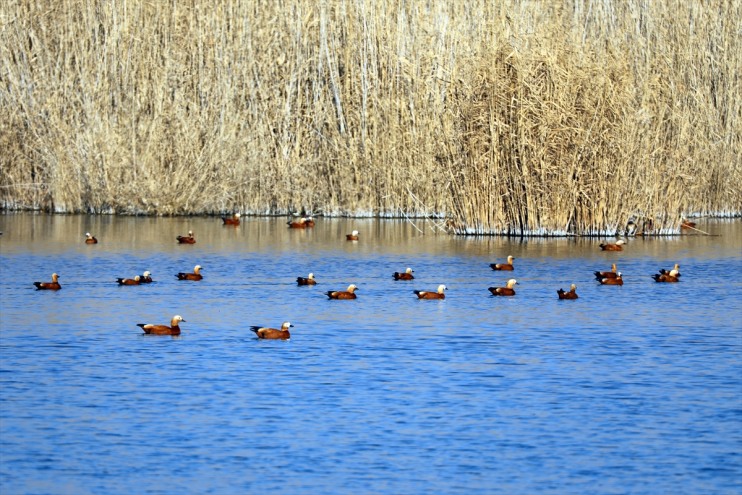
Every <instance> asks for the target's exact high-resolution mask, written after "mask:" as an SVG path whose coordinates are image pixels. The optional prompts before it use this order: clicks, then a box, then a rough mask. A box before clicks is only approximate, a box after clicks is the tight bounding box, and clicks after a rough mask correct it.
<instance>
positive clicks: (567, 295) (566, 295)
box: [557, 284, 577, 299]
mask: <svg viewBox="0 0 742 495" xmlns="http://www.w3.org/2000/svg"><path fill="white" fill-rule="evenodd" d="M576 289H577V286H576V285H575V284H572V285H571V286H570V287H569V292H564V291H563V290H562V289H559V290H557V294H559V299H577V292H576Z"/></svg>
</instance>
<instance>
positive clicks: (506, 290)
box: [487, 278, 518, 296]
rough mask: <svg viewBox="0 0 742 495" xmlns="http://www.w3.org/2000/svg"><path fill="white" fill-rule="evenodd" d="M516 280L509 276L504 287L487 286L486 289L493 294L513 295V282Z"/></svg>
mask: <svg viewBox="0 0 742 495" xmlns="http://www.w3.org/2000/svg"><path fill="white" fill-rule="evenodd" d="M517 283H518V282H517V281H516V280H515V279H514V278H511V279H510V280H508V283H507V284H506V285H505V287H488V288H487V290H488V291H490V292H491V293H492V295H493V296H514V295H515V289H513V287H515V284H517Z"/></svg>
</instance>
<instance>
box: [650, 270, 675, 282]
mask: <svg viewBox="0 0 742 495" xmlns="http://www.w3.org/2000/svg"><path fill="white" fill-rule="evenodd" d="M679 277H680V275H678V276H675V275H670V273H669V272H666V273H655V274H654V275H652V278H653V279H654V281H655V282H669V283H675V282H680V278H679Z"/></svg>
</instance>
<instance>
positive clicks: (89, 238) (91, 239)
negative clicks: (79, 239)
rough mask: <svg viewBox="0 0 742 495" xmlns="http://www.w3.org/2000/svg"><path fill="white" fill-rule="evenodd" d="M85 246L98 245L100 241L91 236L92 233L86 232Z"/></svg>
mask: <svg viewBox="0 0 742 495" xmlns="http://www.w3.org/2000/svg"><path fill="white" fill-rule="evenodd" d="M85 244H98V239H96V238H95V237H93V236H92V235H90V232H85Z"/></svg>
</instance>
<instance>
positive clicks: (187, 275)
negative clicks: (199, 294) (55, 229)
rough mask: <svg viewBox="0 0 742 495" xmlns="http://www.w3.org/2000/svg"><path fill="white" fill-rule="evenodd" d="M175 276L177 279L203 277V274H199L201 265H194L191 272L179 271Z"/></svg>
mask: <svg viewBox="0 0 742 495" xmlns="http://www.w3.org/2000/svg"><path fill="white" fill-rule="evenodd" d="M176 277H178V280H201V279H203V278H204V277H203V275H201V265H196V266H194V267H193V273H183V272H180V273H178V274H177V275H176Z"/></svg>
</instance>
